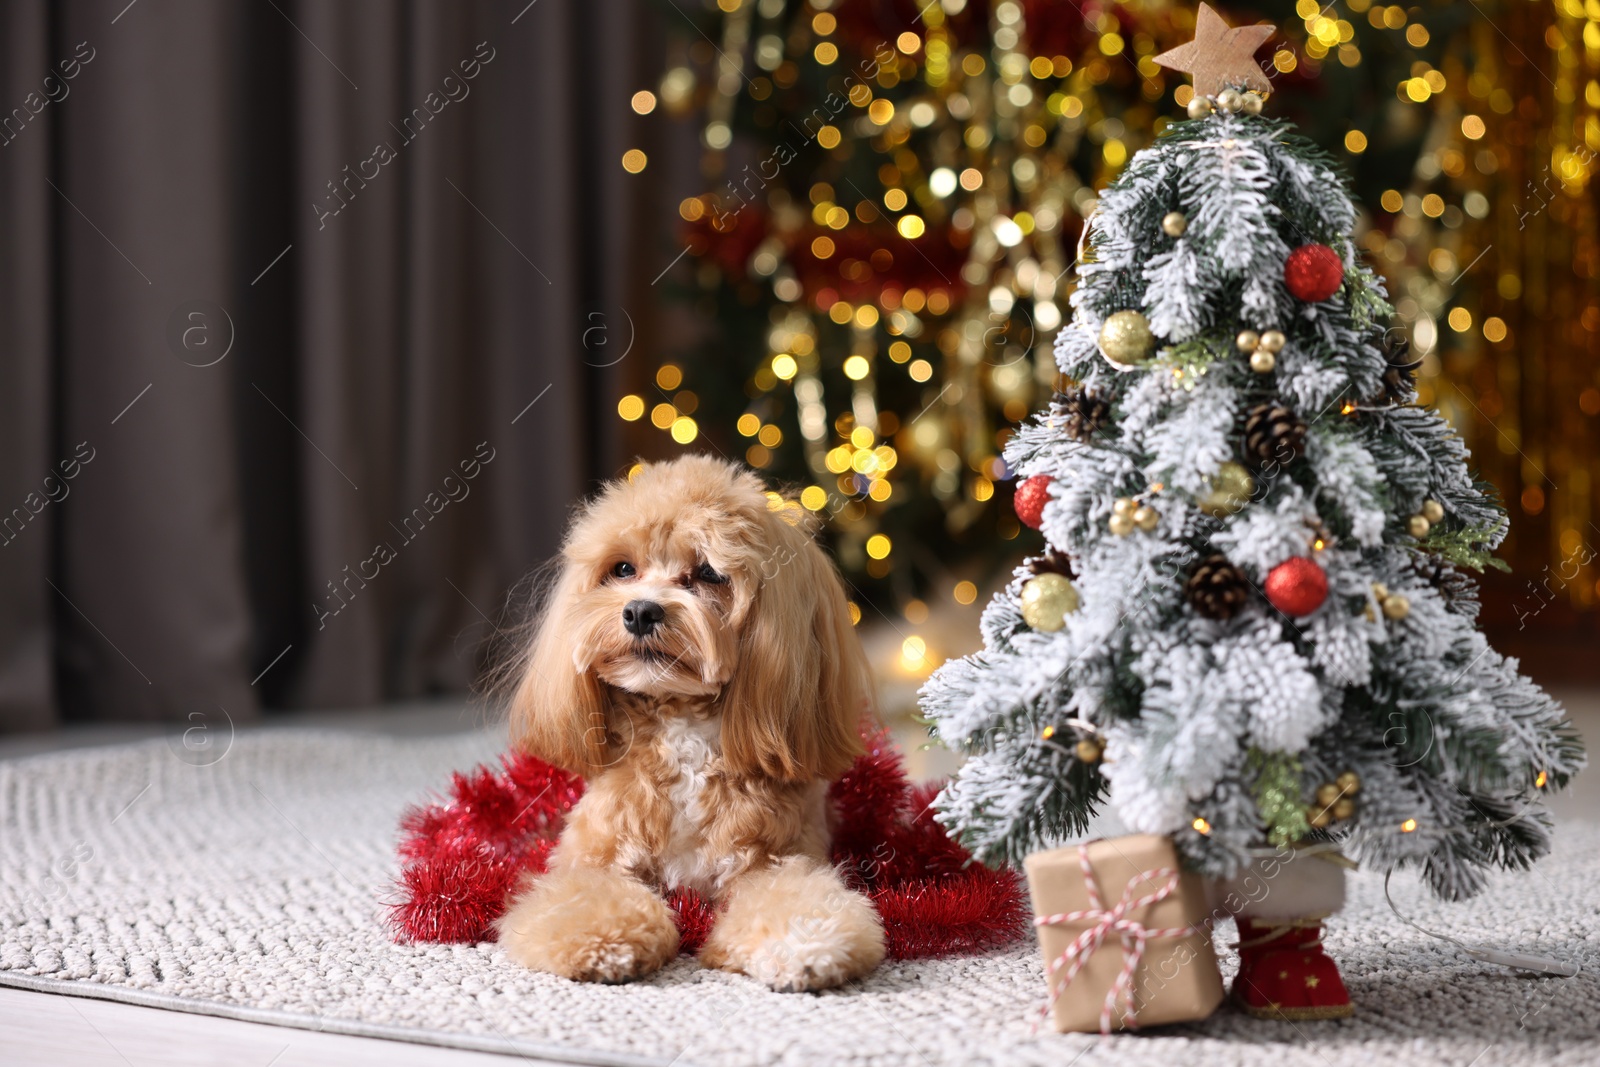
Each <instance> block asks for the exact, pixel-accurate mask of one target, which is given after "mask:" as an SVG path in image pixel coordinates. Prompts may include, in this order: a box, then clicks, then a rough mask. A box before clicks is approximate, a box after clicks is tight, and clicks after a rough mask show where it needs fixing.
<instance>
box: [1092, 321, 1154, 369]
mask: <svg viewBox="0 0 1600 1067" xmlns="http://www.w3.org/2000/svg"><path fill="white" fill-rule="evenodd" d="M1153 348H1155V338H1154V337H1152V336H1151V335H1150V321H1149V320H1148V319H1146V318H1145V317H1144V316H1143V315H1141V314H1139V313H1138V312H1137V311H1118V312H1117V313H1115V314H1114V315H1111V316H1110V317H1108V318H1107V319H1106V321H1105V324H1104V325H1103V326H1101V327H1100V351H1102V352H1104V353H1105V354H1106V355H1108V356H1110V357H1111V359H1112V361H1113V362H1116V363H1139V362H1142V361H1144V360H1146V359H1149V358H1150V352H1151V350H1152V349H1153Z"/></svg>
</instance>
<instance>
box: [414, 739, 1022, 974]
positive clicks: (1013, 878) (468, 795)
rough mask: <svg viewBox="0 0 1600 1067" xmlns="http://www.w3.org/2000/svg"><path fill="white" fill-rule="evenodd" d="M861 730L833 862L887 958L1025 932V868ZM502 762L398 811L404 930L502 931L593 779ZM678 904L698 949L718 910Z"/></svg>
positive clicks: (425, 934) (536, 763) (523, 759)
mask: <svg viewBox="0 0 1600 1067" xmlns="http://www.w3.org/2000/svg"><path fill="white" fill-rule="evenodd" d="M865 740H866V742H867V751H866V752H865V753H864V754H863V755H862V756H861V757H860V758H858V759H857V760H856V762H855V764H854V765H853V766H852V767H851V768H850V769H849V770H848V771H846V772H845V774H844V775H843V776H842V777H840V779H839V780H838V781H837V782H835V783H834V784H833V786H832V788H831V790H830V792H829V799H830V801H831V802H832V804H833V809H834V814H835V817H836V822H835V825H834V835H833V860H834V863H835V864H836V865H837V866H838V867H839V868H840V870H841V871H842V872H843V873H844V875H845V878H846V879H847V880H848V881H849V882H850V883H851V884H852V885H854V886H855V887H856V888H858V889H860V890H861V891H862V892H864V893H866V894H867V896H868V898H869V899H870V900H871V901H872V903H873V905H874V906H875V907H876V908H877V909H878V914H879V915H880V916H882V918H883V926H884V932H885V933H886V935H887V937H888V943H889V955H890V957H891V958H893V959H918V958H923V957H931V956H944V955H949V954H952V953H963V952H981V951H984V950H985V949H989V948H994V947H996V946H999V945H1004V944H1008V943H1010V942H1012V941H1015V940H1016V939H1017V938H1019V937H1022V936H1023V935H1024V934H1025V933H1026V932H1027V930H1028V920H1029V915H1030V912H1029V908H1028V901H1027V896H1026V892H1025V890H1024V888H1023V886H1022V883H1021V881H1020V879H1019V878H1018V877H1017V874H1016V872H1014V871H1011V870H998V871H997V870H991V869H989V868H987V867H983V866H981V865H979V864H977V863H974V862H973V861H972V858H971V856H969V855H968V854H967V852H966V850H965V849H963V848H962V847H961V846H960V845H958V844H956V843H955V842H954V841H952V840H950V838H949V837H948V836H946V834H945V832H944V828H943V827H942V826H940V825H939V824H938V823H936V822H934V820H933V812H932V809H931V808H930V807H929V804H930V803H931V802H932V800H933V797H934V794H935V793H936V792H937V791H938V787H937V786H936V785H923V786H917V787H913V786H912V785H911V783H910V782H909V781H908V780H907V778H906V773H905V767H904V765H903V763H902V760H901V757H900V753H899V752H898V751H896V750H895V748H894V747H893V746H892V745H891V744H890V742H889V737H888V733H887V731H884V732H880V733H877V734H873V735H870V736H866V737H865ZM501 762H502V769H501V770H499V771H493V770H490V769H488V768H484V767H480V768H478V769H477V770H475V771H473V772H472V773H471V774H460V773H457V774H455V775H453V776H452V781H451V783H450V799H449V800H447V801H443V802H440V803H434V804H428V805H425V806H419V807H415V808H412V809H410V810H409V811H407V812H406V813H405V815H404V817H403V818H402V819H401V823H400V826H401V829H402V830H403V831H404V833H405V837H404V839H403V840H402V841H401V844H400V857H401V861H402V868H401V871H400V877H399V881H398V889H399V891H400V893H401V896H402V899H401V901H400V902H399V903H398V904H394V905H392V906H391V909H392V910H391V914H390V920H389V921H390V926H391V928H392V929H393V931H394V935H395V937H396V939H397V940H401V941H440V942H474V941H484V940H492V939H493V938H494V921H495V920H496V919H498V918H499V917H500V915H501V914H502V913H503V912H504V911H505V906H506V898H507V897H508V896H509V895H510V894H511V891H512V890H513V888H514V887H515V886H516V884H517V883H518V881H519V880H520V879H521V878H522V877H523V876H524V875H525V874H528V873H533V874H538V873H540V872H542V871H543V870H544V869H545V863H546V861H547V859H548V858H549V855H550V850H551V849H552V848H553V847H554V846H555V842H556V838H557V837H558V836H559V835H560V833H561V824H562V820H563V819H564V817H565V816H566V813H567V812H568V811H569V810H571V808H572V805H573V804H575V803H577V801H578V798H579V797H581V796H582V795H583V780H582V779H580V778H577V777H575V776H573V775H570V774H567V773H566V772H565V771H561V770H558V769H556V768H554V767H551V766H550V765H549V764H547V763H545V762H543V761H542V760H537V759H534V758H533V757H531V756H526V755H521V754H518V753H509V754H507V755H506V756H504V757H503V758H502V761H501ZM668 903H670V904H671V905H672V907H673V909H674V910H675V911H676V912H677V913H678V929H679V931H680V933H681V935H682V945H683V951H684V952H687V953H692V952H694V951H695V950H696V949H698V948H699V947H700V945H701V944H702V943H703V942H704V941H705V938H706V935H707V934H709V933H710V932H711V927H712V925H713V924H714V923H715V921H716V914H715V912H714V911H713V910H712V909H711V908H710V907H709V906H708V905H707V904H706V903H705V902H704V901H703V900H701V899H700V897H699V896H697V895H696V894H694V893H692V892H690V891H688V890H681V889H680V890H676V891H674V892H673V893H672V894H671V895H670V896H669V897H668Z"/></svg>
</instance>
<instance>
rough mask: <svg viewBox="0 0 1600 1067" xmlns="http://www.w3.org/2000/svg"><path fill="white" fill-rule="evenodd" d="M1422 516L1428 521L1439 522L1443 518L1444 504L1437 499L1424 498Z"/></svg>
mask: <svg viewBox="0 0 1600 1067" xmlns="http://www.w3.org/2000/svg"><path fill="white" fill-rule="evenodd" d="M1422 517H1423V518H1425V519H1427V520H1428V521H1429V522H1439V521H1440V520H1442V519H1443V518H1444V505H1443V504H1441V503H1439V502H1438V501H1437V500H1424V501H1423V502H1422Z"/></svg>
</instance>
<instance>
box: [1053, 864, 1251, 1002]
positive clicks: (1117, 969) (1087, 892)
mask: <svg viewBox="0 0 1600 1067" xmlns="http://www.w3.org/2000/svg"><path fill="white" fill-rule="evenodd" d="M1023 867H1024V869H1025V870H1026V871H1027V874H1028V889H1029V892H1030V893H1031V894H1032V896H1033V910H1034V913H1035V915H1036V916H1038V918H1037V919H1036V920H1035V922H1036V925H1037V926H1038V930H1039V945H1040V948H1041V950H1042V951H1043V953H1044V962H1045V973H1046V980H1047V982H1048V984H1049V986H1050V996H1051V998H1052V999H1053V1009H1052V1014H1053V1017H1054V1021H1055V1027H1056V1029H1057V1030H1076V1031H1088V1032H1094V1031H1100V1032H1108V1031H1110V1030H1113V1029H1129V1028H1133V1027H1144V1026H1157V1025H1160V1024H1162V1023H1174V1022H1189V1021H1195V1020H1199V1019H1204V1018H1206V1017H1207V1016H1208V1015H1210V1014H1211V1013H1212V1012H1213V1011H1214V1010H1216V1007H1217V1005H1218V1004H1220V1003H1221V1002H1222V996H1223V989H1222V974H1221V972H1220V971H1219V970H1218V969H1217V957H1216V952H1215V951H1214V950H1213V948H1212V946H1211V923H1210V914H1209V912H1208V911H1207V905H1206V891H1205V884H1204V881H1203V880H1202V879H1201V878H1200V877H1199V876H1197V875H1195V874H1193V873H1190V872H1187V871H1184V870H1182V868H1181V867H1180V866H1179V864H1178V856H1177V853H1176V851H1174V849H1173V847H1172V842H1171V841H1170V840H1169V839H1167V838H1165V837H1159V836H1156V835H1154V834H1134V835H1130V836H1127V837H1117V838H1111V839H1109V840H1101V841H1092V842H1088V843H1086V844H1084V845H1071V846H1068V847H1066V848H1058V849H1052V850H1050V851H1047V852H1036V853H1034V854H1033V855H1031V856H1029V857H1028V858H1027V859H1026V860H1025V861H1023ZM1085 867H1087V868H1088V874H1086V871H1085ZM1130 965H1131V966H1130Z"/></svg>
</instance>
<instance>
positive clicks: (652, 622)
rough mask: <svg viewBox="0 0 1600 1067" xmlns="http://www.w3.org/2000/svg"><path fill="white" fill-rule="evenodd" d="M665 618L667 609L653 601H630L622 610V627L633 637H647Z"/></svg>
mask: <svg viewBox="0 0 1600 1067" xmlns="http://www.w3.org/2000/svg"><path fill="white" fill-rule="evenodd" d="M666 617H667V609H666V608H664V607H662V606H661V605H660V604H657V603H656V602H655V601H654V600H630V601H628V603H627V606H626V607H624V608H623V609H622V625H623V626H624V627H626V628H627V631H628V632H629V633H630V634H633V635H634V636H635V637H649V636H650V634H651V632H652V631H653V630H654V629H655V628H656V627H657V626H660V625H661V620H662V619H664V618H666Z"/></svg>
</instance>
